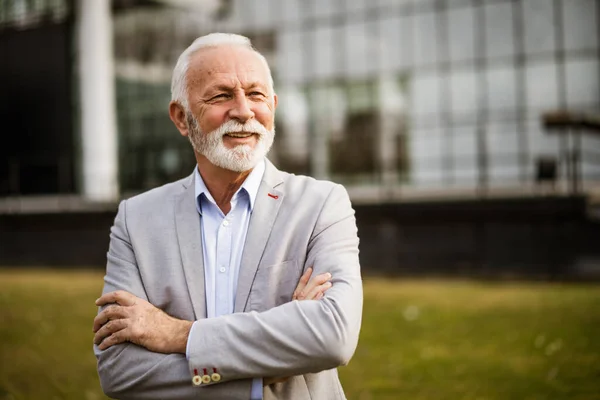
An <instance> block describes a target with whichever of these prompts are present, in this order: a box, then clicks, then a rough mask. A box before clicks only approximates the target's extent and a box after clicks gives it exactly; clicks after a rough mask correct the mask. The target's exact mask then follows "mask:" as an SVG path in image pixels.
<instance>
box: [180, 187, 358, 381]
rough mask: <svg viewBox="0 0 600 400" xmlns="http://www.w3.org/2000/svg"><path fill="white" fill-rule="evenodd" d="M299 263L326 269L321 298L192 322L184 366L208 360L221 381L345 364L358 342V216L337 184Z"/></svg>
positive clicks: (313, 370) (197, 365)
mask: <svg viewBox="0 0 600 400" xmlns="http://www.w3.org/2000/svg"><path fill="white" fill-rule="evenodd" d="M305 265H306V266H313V268H314V273H315V274H319V273H323V272H331V274H332V283H333V286H332V287H331V288H330V289H329V290H328V291H327V292H326V294H325V296H324V297H323V298H322V299H321V300H305V301H291V302H289V303H286V304H283V305H280V306H278V307H275V308H272V309H270V310H268V311H265V312H248V313H236V314H231V315H225V316H221V317H218V318H210V319H204V320H200V321H198V322H197V324H198V327H197V329H196V332H197V334H194V337H193V338H192V340H193V342H191V343H190V346H189V357H190V359H189V361H190V363H189V364H190V368H191V369H193V368H200V367H202V366H203V365H205V364H206V362H207V360H209V361H210V363H211V364H212V365H215V366H218V367H219V370H220V373H221V378H222V382H223V381H230V380H236V379H244V378H251V377H275V376H292V375H300V374H305V373H315V372H320V371H323V370H327V369H331V368H335V367H338V366H340V365H345V364H347V363H348V361H349V360H350V358H351V357H352V355H353V354H354V351H355V349H356V346H357V342H358V336H359V331H360V324H361V317H362V302H363V295H362V279H361V275H360V265H359V260H358V235H357V228H356V220H355V217H354V210H353V209H352V206H351V204H350V200H349V198H348V194H347V192H346V190H345V189H344V188H343V187H342V186H341V185H336V186H334V187H333V189H332V190H331V192H330V194H329V196H328V197H327V199H326V201H325V202H324V205H323V207H322V209H321V210H320V215H319V217H318V219H317V223H316V226H315V229H314V232H313V235H312V237H311V239H310V242H309V245H308V249H307V259H306V264H305Z"/></svg>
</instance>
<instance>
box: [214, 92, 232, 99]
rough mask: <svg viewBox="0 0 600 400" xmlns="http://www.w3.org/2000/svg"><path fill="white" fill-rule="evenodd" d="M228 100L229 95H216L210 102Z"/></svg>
mask: <svg viewBox="0 0 600 400" xmlns="http://www.w3.org/2000/svg"><path fill="white" fill-rule="evenodd" d="M228 98H229V95H228V94H227V93H219V94H218V95H216V96H213V97H211V100H225V99H228Z"/></svg>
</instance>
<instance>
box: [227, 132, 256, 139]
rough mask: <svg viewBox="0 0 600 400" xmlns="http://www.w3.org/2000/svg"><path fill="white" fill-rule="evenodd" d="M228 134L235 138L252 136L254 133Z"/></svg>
mask: <svg viewBox="0 0 600 400" xmlns="http://www.w3.org/2000/svg"><path fill="white" fill-rule="evenodd" d="M227 136H231V137H234V138H245V137H249V136H252V133H228V134H227Z"/></svg>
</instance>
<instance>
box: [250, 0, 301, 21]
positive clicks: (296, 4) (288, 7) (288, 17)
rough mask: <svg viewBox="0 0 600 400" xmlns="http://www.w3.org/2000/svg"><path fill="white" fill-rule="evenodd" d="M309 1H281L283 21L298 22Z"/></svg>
mask: <svg viewBox="0 0 600 400" xmlns="http://www.w3.org/2000/svg"><path fill="white" fill-rule="evenodd" d="M238 1H239V0H238ZM240 2H242V1H240ZM310 3H311V2H308V1H303V0H285V1H283V2H282V5H281V6H282V8H283V20H284V22H292V23H299V22H300V21H301V20H302V17H303V15H305V14H307V13H308V8H309V7H310V5H311V4H310ZM305 11H306V12H305Z"/></svg>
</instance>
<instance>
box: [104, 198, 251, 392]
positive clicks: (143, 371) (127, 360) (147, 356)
mask: <svg viewBox="0 0 600 400" xmlns="http://www.w3.org/2000/svg"><path fill="white" fill-rule="evenodd" d="M115 290H126V291H128V292H130V293H132V294H134V295H135V296H138V297H140V298H142V299H145V300H147V299H148V297H147V295H146V291H145V289H144V285H143V282H142V279H141V276H140V273H139V270H138V267H137V263H136V257H135V253H134V251H133V247H132V245H131V241H130V239H129V233H128V231H127V203H126V201H123V202H121V204H120V205H119V211H118V213H117V216H116V218H115V222H114V225H113V227H112V228H111V233H110V246H109V250H108V254H107V266H106V276H105V278H104V289H103V293H108V292H112V291H115ZM94 354H95V355H96V358H97V361H98V375H99V377H100V383H101V385H102V389H103V391H104V393H105V394H106V395H107V396H110V397H113V398H118V399H123V400H127V399H192V398H194V399H217V398H228V399H229V398H231V399H237V398H239V399H248V398H249V397H250V389H251V384H252V381H251V380H250V379H246V380H237V381H233V382H226V383H224V384H222V385H212V386H208V385H205V386H201V387H197V386H194V385H193V384H192V375H190V369H189V366H188V360H187V359H186V357H185V355H183V354H162V353H154V352H151V351H149V350H146V349H145V348H143V347H140V346H137V345H135V344H132V343H122V344H118V345H115V346H111V347H110V348H108V349H106V350H104V351H101V350H99V349H98V346H95V345H94Z"/></svg>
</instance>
